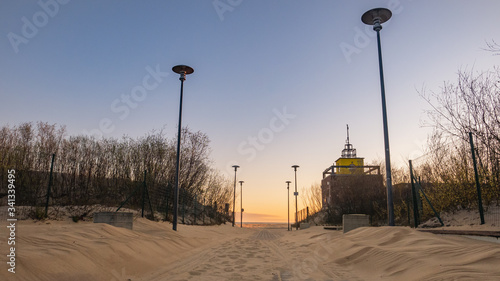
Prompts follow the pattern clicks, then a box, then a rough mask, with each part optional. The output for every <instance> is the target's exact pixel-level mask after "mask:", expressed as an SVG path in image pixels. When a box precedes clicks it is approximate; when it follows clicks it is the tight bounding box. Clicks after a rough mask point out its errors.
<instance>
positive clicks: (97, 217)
mask: <svg viewBox="0 0 500 281" xmlns="http://www.w3.org/2000/svg"><path fill="white" fill-rule="evenodd" d="M94 223H107V224H110V225H112V226H117V227H123V228H128V229H132V225H133V223H134V216H133V214H132V213H128V212H120V213H115V212H98V213H94Z"/></svg>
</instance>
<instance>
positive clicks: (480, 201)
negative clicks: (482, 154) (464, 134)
mask: <svg viewBox="0 0 500 281" xmlns="http://www.w3.org/2000/svg"><path fill="white" fill-rule="evenodd" d="M469 140H470V149H471V152H472V162H473V163H474V176H475V178H476V189H477V203H478V205H479V216H480V217H481V224H484V211H483V200H482V199H481V186H480V185H479V175H478V173H477V164H476V154H475V153H474V141H473V140H472V132H469Z"/></svg>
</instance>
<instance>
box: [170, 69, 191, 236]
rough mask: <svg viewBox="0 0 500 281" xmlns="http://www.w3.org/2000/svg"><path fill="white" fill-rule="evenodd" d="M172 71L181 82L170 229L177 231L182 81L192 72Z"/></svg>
mask: <svg viewBox="0 0 500 281" xmlns="http://www.w3.org/2000/svg"><path fill="white" fill-rule="evenodd" d="M172 71H173V72H175V73H178V74H180V77H179V80H181V98H180V105H179V128H178V131H177V163H176V166H175V189H174V218H173V221H172V229H173V230H174V231H177V215H178V205H179V164H180V159H181V158H180V157H181V129H182V96H183V90H184V80H186V75H188V74H191V73H193V72H194V70H193V69H192V68H191V67H189V66H187V65H176V66H174V67H172Z"/></svg>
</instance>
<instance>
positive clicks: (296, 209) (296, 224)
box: [292, 165, 299, 230]
mask: <svg viewBox="0 0 500 281" xmlns="http://www.w3.org/2000/svg"><path fill="white" fill-rule="evenodd" d="M298 167H299V165H293V166H292V168H293V170H294V171H295V192H294V193H293V195H294V196H295V230H299V217H298V208H297V207H298V205H297V196H299V193H298V192H297V168H298Z"/></svg>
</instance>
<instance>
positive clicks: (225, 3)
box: [212, 0, 243, 21]
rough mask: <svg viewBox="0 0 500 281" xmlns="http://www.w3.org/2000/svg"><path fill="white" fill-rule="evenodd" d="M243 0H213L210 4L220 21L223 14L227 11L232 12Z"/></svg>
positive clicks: (222, 19)
mask: <svg viewBox="0 0 500 281" xmlns="http://www.w3.org/2000/svg"><path fill="white" fill-rule="evenodd" d="M241 3H243V0H214V1H213V2H212V5H213V6H214V9H215V12H216V13H217V15H218V16H219V19H220V21H224V14H225V13H227V12H233V11H234V9H235V8H236V7H238V6H239V5H241Z"/></svg>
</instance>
